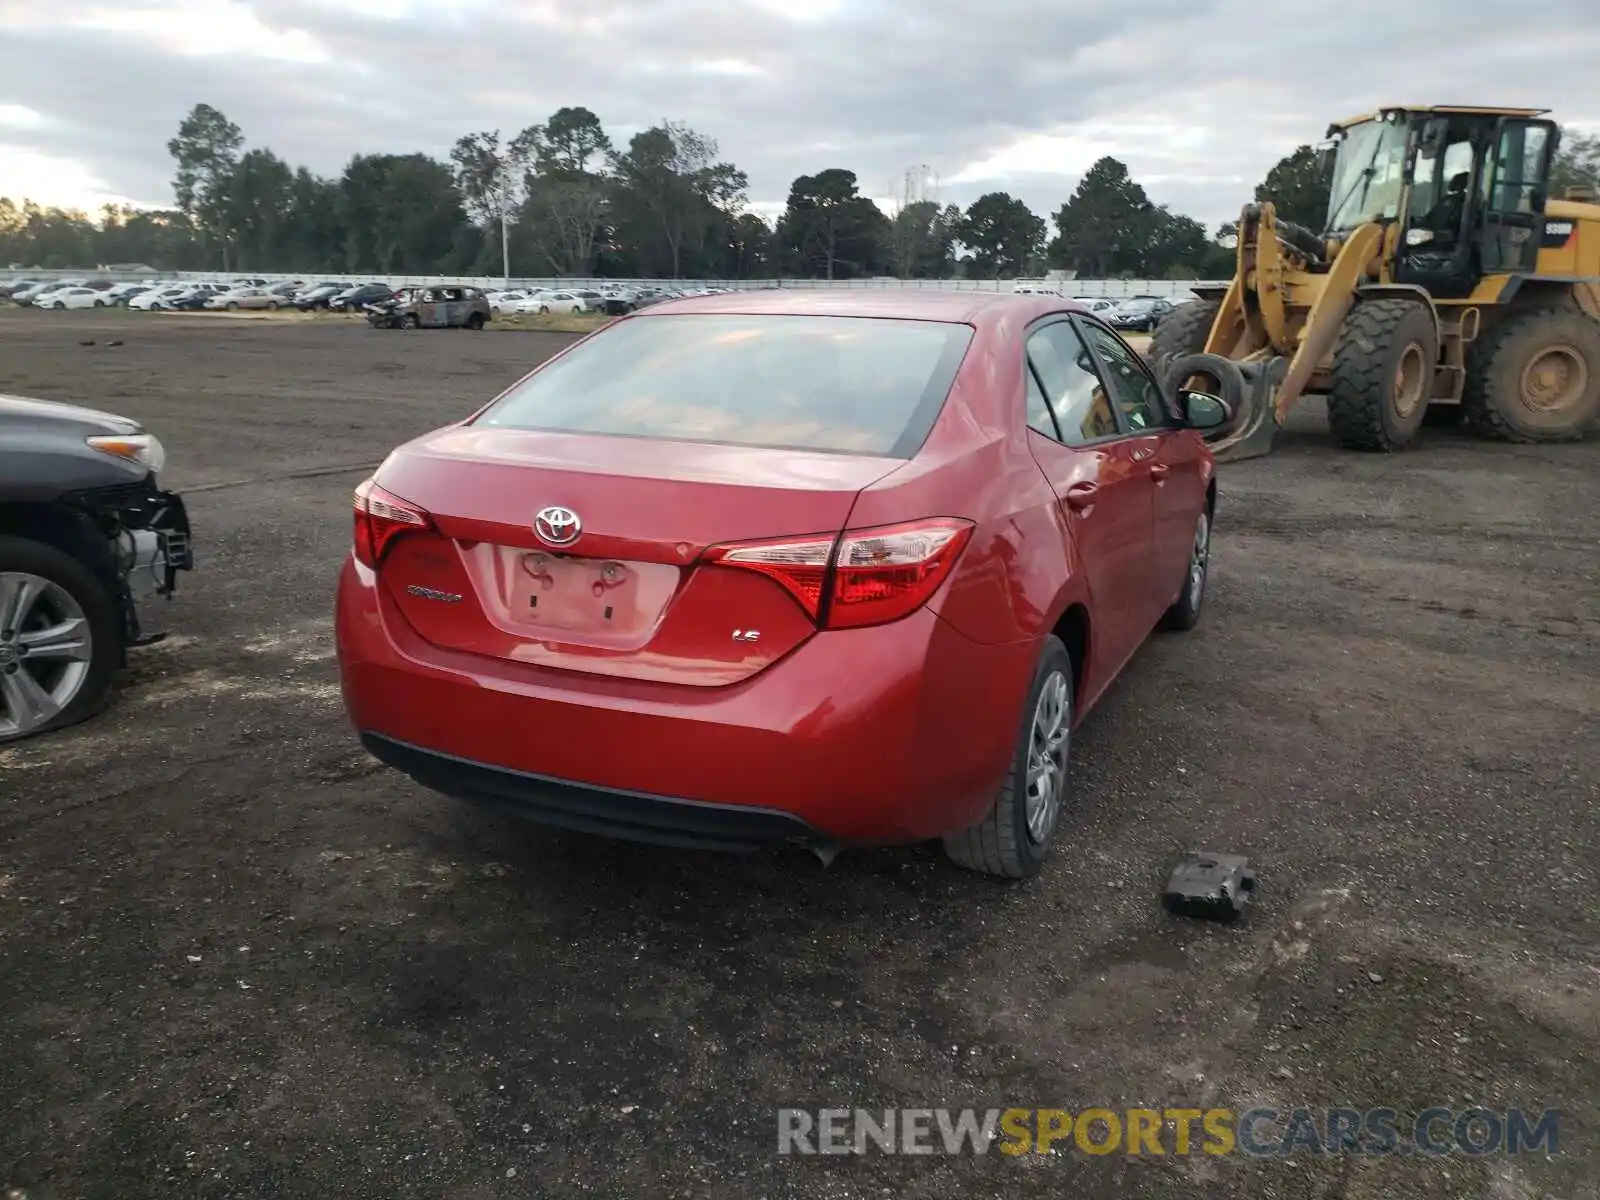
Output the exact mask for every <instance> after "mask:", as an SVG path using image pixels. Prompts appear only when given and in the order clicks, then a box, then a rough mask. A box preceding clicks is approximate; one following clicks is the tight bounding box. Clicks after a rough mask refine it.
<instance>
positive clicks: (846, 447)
mask: <svg viewBox="0 0 1600 1200" xmlns="http://www.w3.org/2000/svg"><path fill="white" fill-rule="evenodd" d="M971 339H972V330H971V328H970V327H968V326H966V325H956V324H950V323H947V322H937V321H905V320H893V319H884V318H877V317H872V318H868V317H811V316H806V317H786V316H718V315H709V314H708V315H703V316H702V315H698V314H689V313H685V314H680V315H662V316H651V317H641V318H637V319H634V320H628V321H622V322H620V323H618V324H617V325H615V326H614V327H612V328H611V329H608V330H606V331H605V332H604V333H601V334H599V335H598V336H596V337H593V338H590V339H589V340H588V341H586V342H585V343H583V345H581V346H578V347H577V348H575V349H574V350H572V351H571V352H570V353H568V354H566V355H564V356H563V357H562V358H560V359H558V360H557V361H555V362H553V363H551V364H550V365H549V366H548V367H546V368H545V369H544V370H542V371H539V372H537V373H535V374H534V375H532V376H530V377H529V378H528V379H526V380H524V381H523V382H522V383H520V384H518V385H517V386H516V387H514V388H513V389H512V390H511V391H510V392H508V393H507V394H506V395H505V396H503V397H501V399H500V400H499V401H498V402H497V403H496V404H494V405H493V406H492V407H491V408H490V409H489V410H488V411H487V412H485V413H484V415H483V416H482V417H480V418H479V419H478V422H477V423H478V424H480V425H489V426H495V427H500V428H508V429H541V430H552V431H557V432H563V433H597V434H612V435H618V436H624V437H643V438H661V439H667V440H673V441H692V442H712V443H718V444H723V445H730V446H761V447H770V448H773V449H794V450H822V451H828V452H834V453H841V454H873V455H883V456H887V457H893V458H910V457H911V456H912V455H914V454H915V453H916V452H917V450H918V449H919V448H920V447H921V445H922V442H923V440H924V439H925V438H926V437H927V435H928V430H929V429H931V428H932V427H933V422H934V419H935V418H936V417H937V416H938V415H939V409H940V408H941V407H942V406H943V404H944V399H945V395H946V394H947V393H948V392H949V390H950V384H951V382H952V381H953V380H954V379H955V374H956V370H957V369H958V368H959V367H960V365H961V359H962V357H963V356H964V355H965V354H966V352H967V345H968V343H969V342H970V341H971Z"/></svg>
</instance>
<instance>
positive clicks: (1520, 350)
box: [1461, 302, 1600, 443]
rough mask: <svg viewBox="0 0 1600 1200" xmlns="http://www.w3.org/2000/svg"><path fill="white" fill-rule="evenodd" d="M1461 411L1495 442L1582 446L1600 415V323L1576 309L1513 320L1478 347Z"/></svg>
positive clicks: (1538, 312) (1470, 364)
mask: <svg viewBox="0 0 1600 1200" xmlns="http://www.w3.org/2000/svg"><path fill="white" fill-rule="evenodd" d="M1461 406H1462V408H1463V409H1465V410H1466V417H1467V424H1468V425H1469V426H1470V427H1471V429H1472V431H1473V432H1474V433H1477V434H1479V435H1481V436H1483V437H1489V438H1494V439H1495V440H1496V441H1502V442H1523V443H1530V442H1573V441H1577V440H1578V439H1579V438H1581V437H1582V436H1583V435H1584V431H1585V429H1586V428H1587V427H1588V426H1589V424H1590V423H1591V422H1593V421H1594V419H1595V417H1596V415H1600V321H1595V320H1594V319H1593V318H1591V317H1589V316H1587V315H1585V314H1584V313H1583V312H1582V311H1581V310H1579V308H1578V307H1577V304H1576V302H1573V303H1570V304H1568V303H1563V304H1558V305H1556V306H1555V307H1551V308H1536V309H1531V310H1529V311H1528V312H1525V313H1518V314H1517V315H1516V316H1514V317H1508V318H1506V320H1505V321H1504V322H1502V323H1501V324H1500V325H1498V326H1497V327H1495V328H1494V329H1491V330H1490V331H1489V332H1488V333H1487V334H1486V335H1484V336H1483V337H1482V338H1480V339H1479V340H1478V341H1477V342H1476V343H1474V345H1473V347H1472V354H1471V357H1470V358H1469V360H1468V363H1467V379H1466V386H1465V388H1464V389H1463V391H1462V394H1461Z"/></svg>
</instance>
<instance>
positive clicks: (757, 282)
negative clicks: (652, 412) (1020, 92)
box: [4, 269, 1223, 300]
mask: <svg viewBox="0 0 1600 1200" xmlns="http://www.w3.org/2000/svg"><path fill="white" fill-rule="evenodd" d="M12 277H23V278H27V279H114V280H118V281H122V280H138V279H157V278H159V279H171V280H193V281H196V282H202V281H209V280H218V279H238V278H244V277H249V278H252V279H265V280H267V281H269V282H273V283H276V282H278V281H279V280H285V279H294V280H299V279H305V280H307V281H315V280H318V279H328V280H348V281H349V282H351V283H384V284H389V285H391V286H393V287H422V286H427V285H429V284H436V283H457V284H467V285H469V286H472V287H480V288H484V289H485V290H491V291H492V290H494V289H497V288H502V287H504V286H506V282H507V281H506V280H503V279H502V278H501V277H500V276H498V275H495V276H482V275H479V276H472V275H344V274H340V273H338V272H331V273H330V272H310V273H301V274H283V273H281V272H277V273H275V272H266V271H250V270H245V271H240V272H237V273H235V274H228V273H226V272H219V271H177V272H172V273H169V274H161V273H159V272H153V273H145V272H137V271H136V272H127V271H91V270H87V269H80V270H75V271H27V270H15V271H11V272H9V273H7V274H6V275H5V276H4V278H12ZM509 282H510V286H512V287H514V288H528V287H547V288H592V289H595V290H599V289H602V288H608V287H619V286H620V287H629V286H633V287H668V288H697V287H719V288H732V289H734V290H736V291H749V290H754V289H768V288H784V289H794V290H811V289H816V288H850V289H872V288H878V289H888V288H916V289H924V290H928V291H940V292H1009V291H1011V290H1012V288H1013V287H1015V286H1016V283H1017V281H1016V280H1014V279H598V278H577V277H575V276H567V277H566V278H561V277H559V276H550V275H538V276H532V275H518V276H512V278H511V279H510V281H509ZM1197 284H1212V285H1215V286H1222V285H1223V284H1222V282H1219V281H1217V280H1199V279H1188V280H1178V279H1067V280H1061V281H1058V282H1052V283H1051V284H1050V285H1049V286H1051V287H1055V288H1058V289H1059V290H1060V292H1061V294H1062V295H1063V296H1079V297H1083V298H1085V299H1091V298H1098V297H1102V296H1104V297H1107V298H1109V299H1112V300H1121V299H1124V298H1126V297H1129V296H1186V295H1188V294H1189V291H1190V289H1191V288H1193V287H1195V286H1196V285H1197Z"/></svg>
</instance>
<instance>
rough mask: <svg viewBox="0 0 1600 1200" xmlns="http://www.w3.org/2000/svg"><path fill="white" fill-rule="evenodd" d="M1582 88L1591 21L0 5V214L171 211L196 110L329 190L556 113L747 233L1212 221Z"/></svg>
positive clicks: (599, 3)
mask: <svg viewBox="0 0 1600 1200" xmlns="http://www.w3.org/2000/svg"><path fill="white" fill-rule="evenodd" d="M1230 38H1237V40H1231V41H1230ZM1597 69H1600V3H1597V2H1596V0H1546V2H1545V3H1542V4H1538V5H1532V4H1529V3H1527V2H1526V0H1465V2H1463V0H1387V2H1384V0H1338V2H1337V3H1334V2H1330V0H1317V2H1316V3H1309V2H1307V0H1275V2H1268V0H1260V2H1259V4H1252V3H1248V2H1247V0H1094V2H1091V0H976V2H972V0H967V2H957V0H105V2H100V3H96V2H93V0H0V195H9V196H11V197H13V198H15V197H20V196H28V197H32V198H33V199H36V200H38V201H40V202H42V203H47V204H62V205H71V206H77V207H83V208H93V207H95V206H98V205H99V204H101V203H104V202H106V201H107V200H117V199H126V200H130V201H133V202H136V203H149V204H170V203H171V177H172V163H171V160H170V158H169V157H168V154H167V151H166V142H167V140H168V138H170V137H171V136H172V134H173V132H174V131H175V129H176V127H177V124H178V122H179V120H181V119H182V117H183V116H184V114H185V113H186V112H187V111H188V110H189V108H190V107H192V106H193V105H194V104H195V103H196V102H200V101H204V102H206V103H209V104H212V105H214V106H215V107H217V108H220V109H221V110H222V111H223V112H224V113H226V114H227V115H228V116H229V117H230V118H231V119H232V120H233V121H234V122H236V123H237V124H238V125H240V126H241V127H242V129H243V131H244V133H245V136H246V139H247V142H248V144H250V145H256V146H259V145H265V146H270V147H271V148H272V149H273V150H275V151H276V152H277V153H279V154H280V155H282V156H284V157H286V158H288V159H289V160H291V161H292V162H294V163H297V164H304V165H307V166H310V167H311V168H313V169H314V170H317V171H320V172H324V173H329V174H335V173H337V172H338V171H339V170H340V168H341V167H342V166H343V164H344V162H345V161H346V160H347V159H348V158H349V157H350V155H351V154H353V153H356V152H358V151H359V152H372V151H401V152H409V151H414V150H422V151H426V152H428V153H430V154H434V155H438V156H440V157H444V156H445V155H447V153H448V150H449V147H450V145H451V143H452V142H453V141H454V140H455V138H456V137H457V136H459V135H460V134H462V133H466V132H469V131H473V130H478V129H492V128H499V129H501V130H503V131H505V132H507V133H510V132H513V131H515V130H517V129H520V128H522V127H523V126H525V125H528V124H532V123H535V122H538V121H541V120H543V119H544V118H545V117H546V116H547V115H548V114H549V113H551V112H552V111H554V110H555V109H556V108H559V107H561V106H562V105H567V104H581V105H585V106H587V107H589V108H591V109H593V110H594V111H595V112H596V113H598V114H599V116H600V117H601V119H602V120H603V122H604V123H605V125H606V127H607V130H608V131H609V132H610V133H611V135H612V137H613V139H614V140H616V141H617V142H619V143H625V142H626V140H627V138H628V136H629V135H630V134H631V133H633V132H636V131H637V130H639V129H642V128H644V127H646V126H649V125H651V124H654V123H658V122H659V121H661V120H662V119H664V118H672V119H675V120H683V121H687V122H688V123H689V124H690V125H692V126H694V127H695V128H696V129H699V130H700V131H702V132H704V133H707V134H710V135H711V136H713V137H715V138H716V139H717V140H718V142H719V143H720V145H721V149H722V154H723V157H724V158H727V159H730V160H731V161H733V162H735V163H737V164H738V165H739V166H740V167H742V168H744V169H745V170H746V171H747V172H748V173H749V176H750V185H751V200H752V202H753V205H754V207H756V208H757V209H758V211H761V212H763V213H765V214H769V215H770V214H771V213H773V212H775V211H776V210H778V209H780V208H781V206H782V201H783V198H784V196H785V195H786V193H787V191H788V186H789V182H790V180H791V179H793V178H794V177H795V176H796V175H797V174H802V173H809V172H813V171H816V170H819V169H821V168H824V167H831V166H840V167H847V168H849V169H851V170H854V171H855V172H856V173H857V175H858V176H859V177H860V179H861V185H862V190H863V191H865V192H866V193H868V194H869V195H872V196H874V197H875V198H880V199H882V200H884V201H887V199H888V197H889V196H890V195H891V194H892V190H893V189H894V187H895V186H896V185H897V183H898V181H900V180H901V179H902V178H903V177H904V175H905V173H906V171H907V170H908V169H911V168H920V167H921V166H923V165H926V166H927V167H928V168H929V169H930V171H931V172H932V173H933V174H934V175H935V176H936V177H937V195H938V198H939V199H941V200H944V201H953V202H956V203H959V204H966V203H968V202H970V201H971V200H972V199H974V198H976V197H977V196H978V195H980V194H982V193H983V192H986V191H995V190H1005V191H1010V192H1011V193H1012V194H1014V195H1019V196H1021V197H1023V198H1024V199H1025V200H1027V201H1028V203H1029V204H1030V205H1031V206H1032V207H1033V208H1034V210H1035V211H1036V212H1038V213H1040V214H1041V215H1043V216H1048V215H1049V214H1050V213H1052V212H1053V211H1054V210H1055V209H1056V207H1057V206H1059V204H1060V203H1061V202H1062V201H1063V200H1064V199H1065V198H1066V197H1067V196H1068V195H1069V194H1070V193H1071V191H1072V188H1073V187H1074V186H1075V185H1076V183H1077V177H1078V176H1079V175H1080V174H1081V173H1082V171H1083V169H1084V168H1085V167H1086V166H1087V165H1088V164H1089V163H1091V162H1093V161H1094V160H1095V159H1096V158H1098V157H1099V156H1100V155H1102V154H1114V155H1116V156H1117V157H1119V158H1121V159H1123V160H1124V161H1125V162H1127V163H1128V164H1129V165H1130V166H1131V167H1132V169H1133V172H1134V175H1135V177H1136V178H1138V179H1139V180H1140V181H1141V182H1143V183H1144V184H1145V186H1146V188H1147V190H1148V191H1149V192H1150V194H1151V195H1152V197H1153V198H1154V199H1156V200H1157V201H1160V202H1163V203H1166V204H1169V205H1170V206H1171V207H1172V208H1173V209H1175V210H1177V211H1180V212H1187V213H1190V214H1192V215H1194V216H1197V217H1199V218H1201V219H1202V220H1204V221H1206V223H1207V224H1208V225H1215V224H1216V223H1217V222H1219V221H1222V220H1226V219H1229V218H1230V217H1231V216H1232V215H1233V214H1235V213H1236V212H1237V210H1238V207H1239V205H1240V203H1241V202H1243V201H1244V200H1246V199H1247V198H1248V195H1249V192H1250V189H1251V188H1252V187H1253V186H1254V185H1255V183H1256V182H1257V181H1258V180H1259V179H1260V178H1261V176H1262V175H1263V174H1264V172H1265V171H1266V169H1267V168H1268V167H1269V166H1271V164H1272V163H1273V162H1274V161H1275V160H1276V159H1277V158H1278V157H1279V156H1280V155H1281V154H1283V153H1285V152H1287V151H1289V150H1292V149H1293V148H1294V147H1295V146H1296V145H1297V144H1299V143H1301V142H1305V141H1314V140H1316V139H1317V138H1319V137H1320V136H1321V135H1322V133H1323V131H1324V129H1325V128H1326V126H1327V123H1328V121H1329V120H1331V119H1334V118H1338V117H1344V116H1349V115H1352V114H1354V113H1357V112H1360V111H1364V110H1366V109H1370V108H1372V107H1374V106H1375V105H1376V104H1379V103H1406V102H1411V103H1458V104H1460V103H1465V104H1508V105H1542V106H1547V107H1550V108H1552V109H1554V110H1555V115H1556V116H1557V118H1558V119H1560V120H1562V121H1564V122H1569V123H1572V124H1575V125H1578V126H1580V127H1586V128H1590V129H1600V89H1597V88H1596V87H1595V83H1594V81H1595V78H1596V71H1597Z"/></svg>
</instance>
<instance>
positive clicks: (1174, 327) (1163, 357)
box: [1149, 300, 1222, 376]
mask: <svg viewBox="0 0 1600 1200" xmlns="http://www.w3.org/2000/svg"><path fill="white" fill-rule="evenodd" d="M1221 308H1222V304H1221V303H1220V302H1219V301H1216V300H1191V301H1190V302H1189V303H1188V304H1180V305H1179V306H1178V307H1177V308H1175V309H1173V310H1172V311H1171V312H1170V313H1168V314H1167V315H1166V317H1165V318H1164V319H1163V320H1162V321H1161V323H1160V324H1159V325H1157V326H1156V331H1155V333H1154V334H1152V335H1151V338H1150V354H1149V361H1150V365H1151V366H1152V367H1154V368H1155V372H1156V375H1157V376H1161V375H1163V374H1165V372H1166V368H1167V364H1168V363H1169V362H1171V361H1172V360H1173V359H1175V358H1182V357H1183V356H1184V355H1185V354H1199V353H1201V352H1202V351H1204V350H1205V348H1206V338H1208V337H1209V336H1211V324H1212V322H1213V321H1215V320H1216V319H1217V313H1218V312H1219V311H1220V310H1221Z"/></svg>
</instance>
